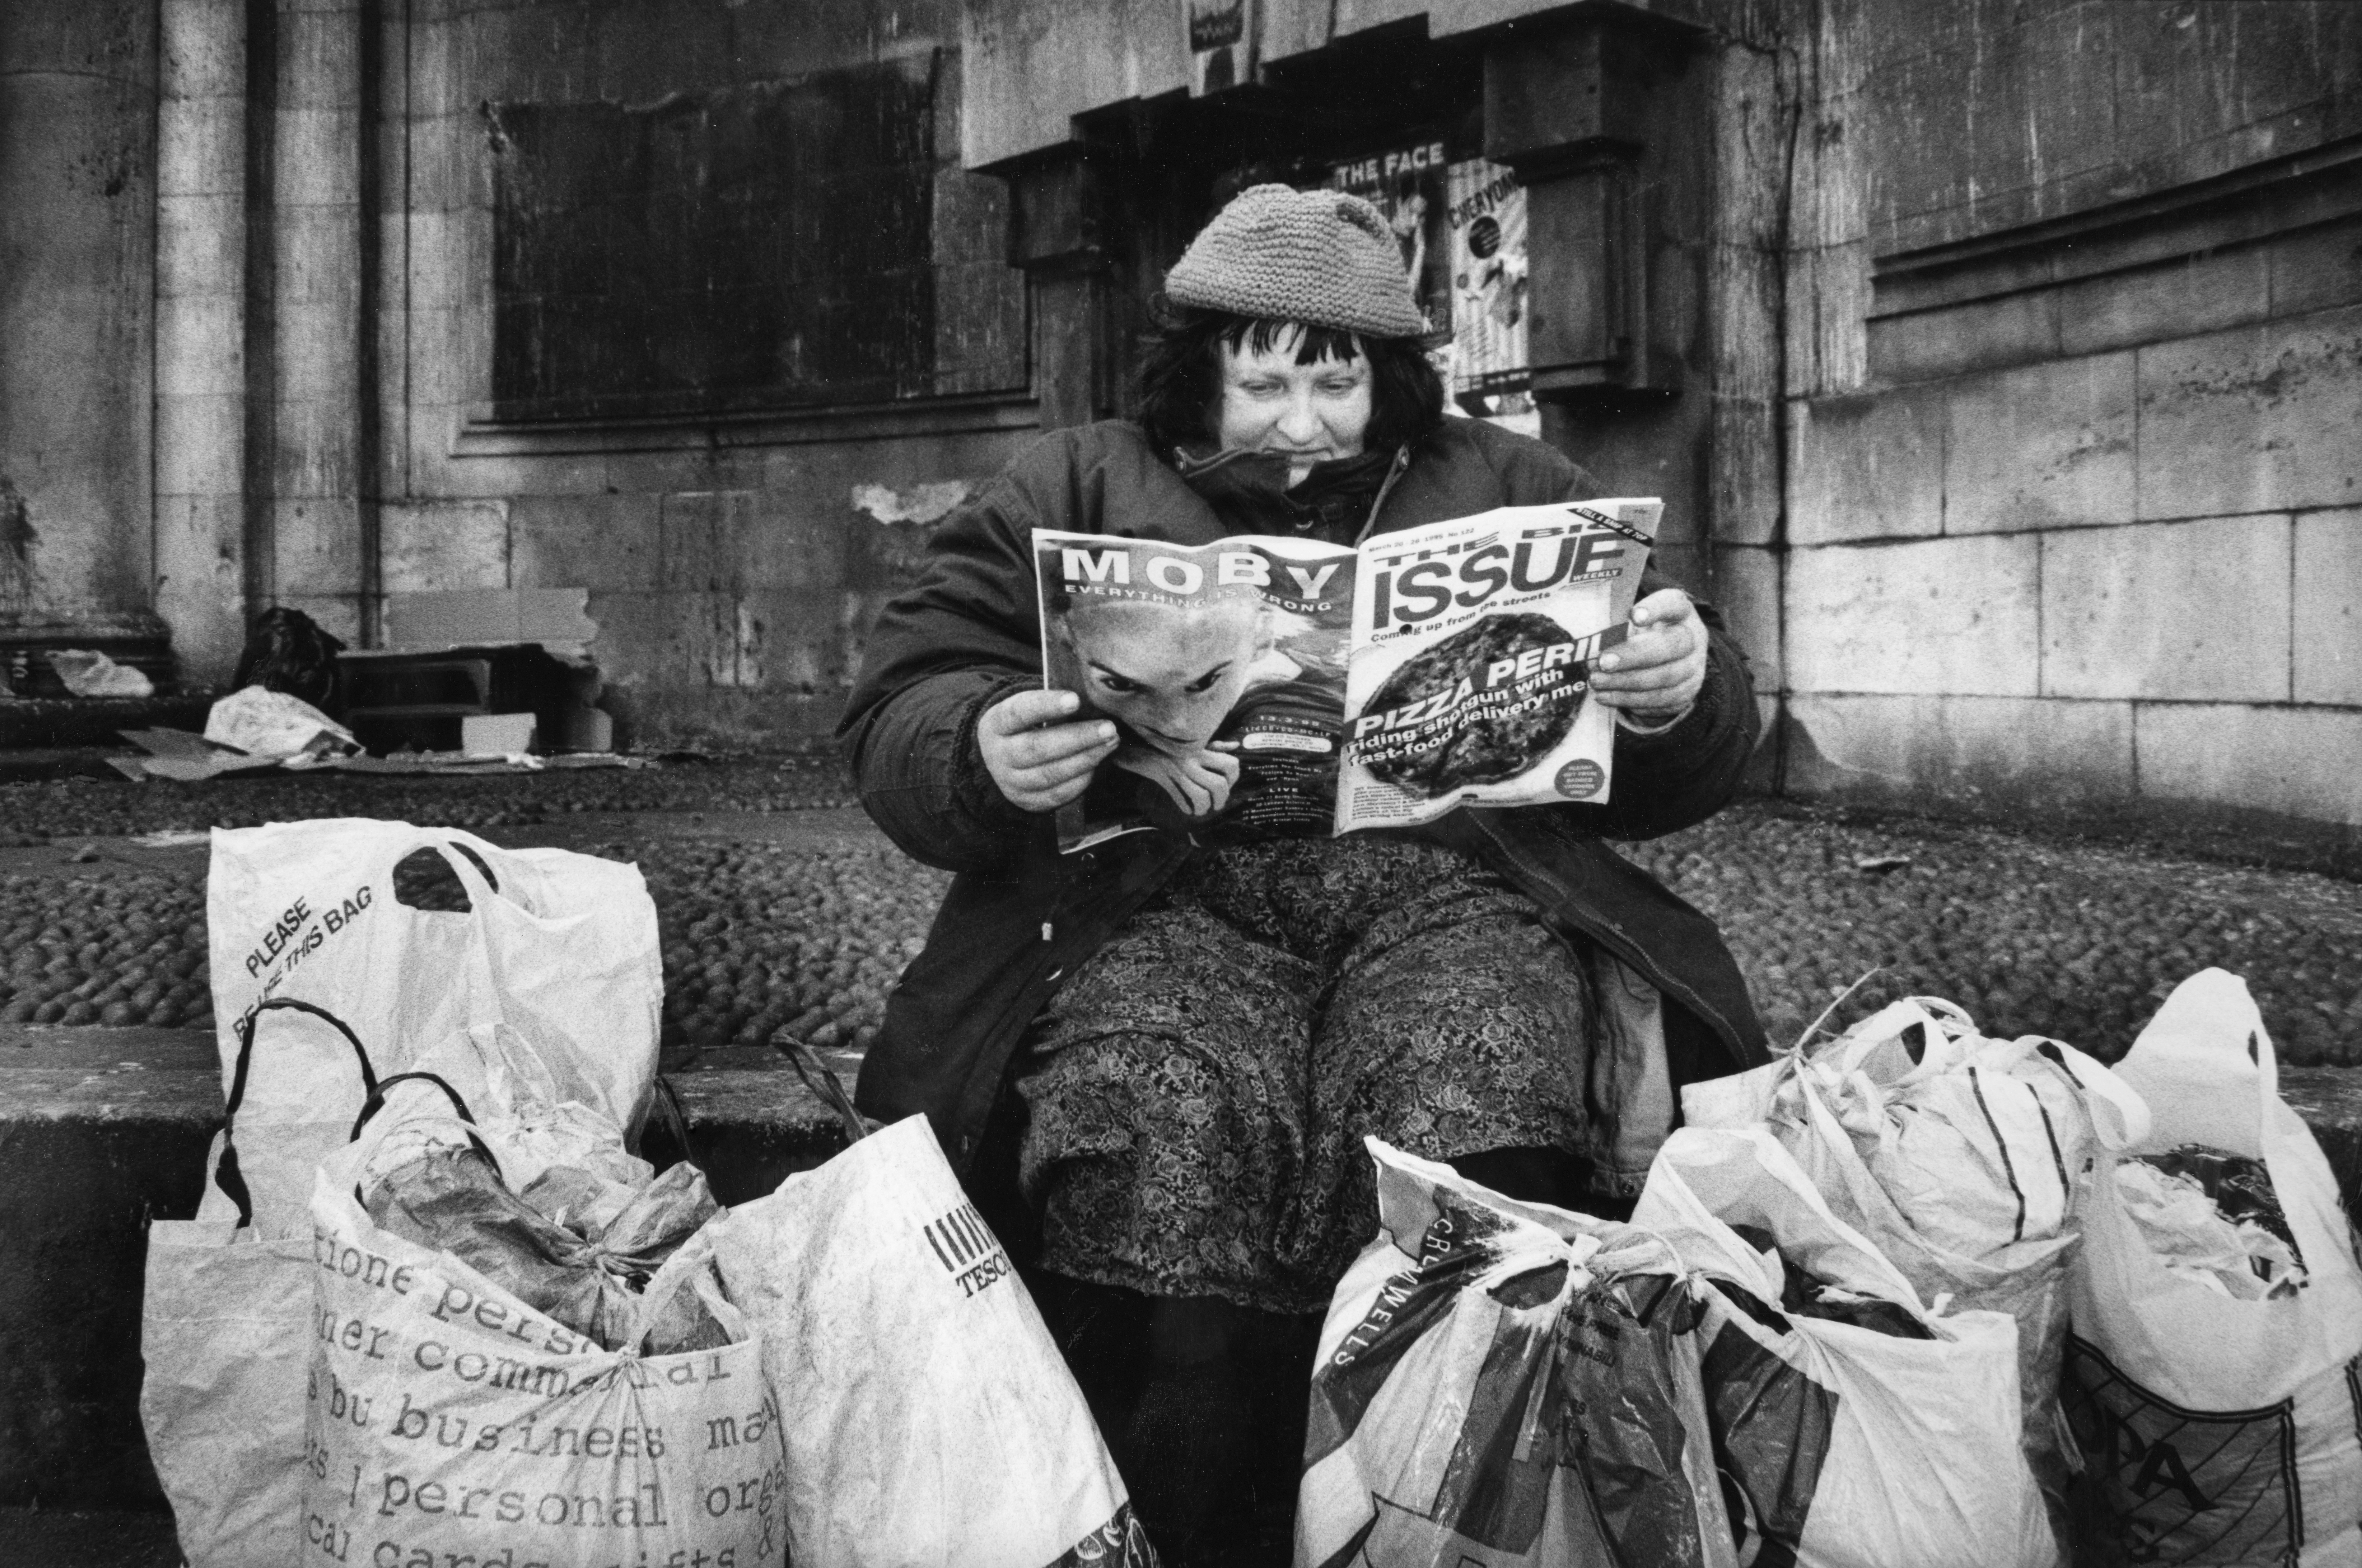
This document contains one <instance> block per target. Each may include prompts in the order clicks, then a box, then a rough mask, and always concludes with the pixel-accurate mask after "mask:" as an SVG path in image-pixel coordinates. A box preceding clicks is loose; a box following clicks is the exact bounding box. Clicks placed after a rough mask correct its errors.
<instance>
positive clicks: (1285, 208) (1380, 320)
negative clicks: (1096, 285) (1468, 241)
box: [1164, 185, 1427, 337]
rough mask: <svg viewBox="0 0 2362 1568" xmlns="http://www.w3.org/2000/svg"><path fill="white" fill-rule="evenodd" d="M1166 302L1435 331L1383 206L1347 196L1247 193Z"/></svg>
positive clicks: (1201, 235)
mask: <svg viewBox="0 0 2362 1568" xmlns="http://www.w3.org/2000/svg"><path fill="white" fill-rule="evenodd" d="M1164 297H1165V298H1166V299H1168V300H1171V301H1172V302H1173V303H1174V304H1178V305H1194V306H1196V307H1198V309H1201V310H1219V311H1227V312H1229V313H1230V314H1231V315H1244V316H1253V317H1255V318H1258V319H1263V320H1269V321H1300V322H1303V323H1305V324H1306V325H1308V326H1333V327H1338V328H1341V329H1342V330H1344V331H1347V332H1359V333H1364V334H1366V335H1368V336H1369V337H1418V336H1420V335H1421V334H1423V333H1425V332H1426V331H1427V320H1426V318H1425V317H1424V316H1422V315H1419V311H1418V306H1417V305H1416V304H1412V303H1411V293H1410V280H1409V279H1407V278H1406V277H1404V276H1403V262H1402V248H1401V247H1400V246H1399V245H1398V244H1397V243H1396V239H1395V236H1394V231H1393V230H1392V229H1391V228H1389V227H1388V226H1386V220H1385V216H1384V215H1382V214H1381V213H1380V212H1379V211H1378V209H1377V208H1375V207H1374V206H1372V205H1371V204H1369V203H1368V202H1365V201H1363V199H1362V198H1361V197H1359V196H1356V195H1352V194H1349V193H1346V192H1343V191H1333V190H1322V191H1297V190H1293V189H1291V188H1289V187H1288V186H1286V185H1256V186H1253V187H1252V188H1250V189H1248V190H1244V191H1242V192H1240V193H1238V195H1236V196H1235V197H1233V198H1232V199H1231V204H1230V205H1229V206H1226V207H1224V208H1223V209H1222V210H1221V211H1220V212H1219V213H1217V214H1215V215H1214V219H1213V221H1212V222H1211V223H1209V224H1208V225H1207V226H1205V227H1204V228H1202V229H1200V230H1198V237H1197V238H1195V239H1193V240H1191V241H1190V242H1189V248H1188V249H1187V251H1185V252H1183V253H1182V257H1181V259H1180V260H1178V261H1176V262H1175V263H1174V264H1173V271H1171V272H1170V273H1168V274H1166V276H1165V279H1164Z"/></svg>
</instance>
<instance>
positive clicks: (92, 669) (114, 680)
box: [50, 648, 156, 697]
mask: <svg viewBox="0 0 2362 1568" xmlns="http://www.w3.org/2000/svg"><path fill="white" fill-rule="evenodd" d="M50 669H51V670H53V671H54V672H56V675H57V678H58V682H59V684H60V685H61V686H63V687H64V688H65V689H66V690H67V691H68V692H69V693H70V694H72V695H73V696H76V697H152V696H154V695H155V694H156V683H155V682H154V681H152V680H150V679H148V677H147V676H146V675H144V674H142V673H141V672H140V671H138V670H137V669H134V668H131V667H130V666H129V665H125V664H117V663H116V662H115V661H114V660H113V659H111V658H109V657H106V656H105V654H103V653H100V652H99V651H98V650H97V649H96V648H53V649H51V650H50Z"/></svg>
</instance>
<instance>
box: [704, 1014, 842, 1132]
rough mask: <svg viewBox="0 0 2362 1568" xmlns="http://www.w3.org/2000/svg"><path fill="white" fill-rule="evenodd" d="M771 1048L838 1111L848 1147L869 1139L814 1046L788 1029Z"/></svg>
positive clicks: (778, 1033) (806, 1085)
mask: <svg viewBox="0 0 2362 1568" xmlns="http://www.w3.org/2000/svg"><path fill="white" fill-rule="evenodd" d="M771 1045H772V1047H773V1049H775V1050H777V1051H778V1053H779V1054H780V1055H783V1056H785V1057H786V1058H787V1059H788V1065H789V1066H791V1067H793V1068H795V1070H796V1077H800V1078H801V1079H803V1081H804V1088H808V1089H810V1090H811V1092H812V1093H813V1094H814V1095H815V1096H816V1097H818V1099H819V1100H820V1102H821V1103H822V1105H824V1106H827V1107H828V1108H829V1109H830V1110H833V1111H834V1112H836V1119H837V1121H839V1122H841V1123H843V1124H844V1141H845V1143H847V1144H853V1143H859V1142H861V1140H863V1139H864V1138H866V1137H867V1136H869V1123H867V1122H866V1121H863V1120H862V1119H861V1112H860V1111H858V1110H855V1109H854V1106H853V1100H852V1099H851V1097H850V1096H848V1095H847V1094H846V1093H845V1092H844V1084H843V1083H841V1082H839V1081H838V1079H837V1076H836V1075H835V1074H834V1073H833V1072H832V1071H830V1070H829V1066H828V1064H827V1063H825V1062H822V1060H821V1059H820V1056H819V1055H818V1054H817V1053H815V1052H814V1051H813V1050H812V1048H811V1046H810V1045H808V1044H806V1043H804V1042H803V1041H801V1040H799V1039H798V1038H796V1036H794V1035H792V1034H790V1033H789V1032H787V1031H786V1030H785V1029H779V1030H775V1031H773V1032H772V1034H771ZM687 1147H688V1145H687V1144H683V1145H682V1148H683V1150H684V1152H685V1151H686V1149H687Z"/></svg>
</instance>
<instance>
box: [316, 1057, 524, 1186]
mask: <svg viewBox="0 0 2362 1568" xmlns="http://www.w3.org/2000/svg"><path fill="white" fill-rule="evenodd" d="M403 1083H426V1084H433V1085H434V1086H435V1087H436V1088H439V1089H441V1090H442V1091H443V1093H444V1095H445V1096H446V1097H447V1099H449V1100H450V1101H451V1104H452V1105H453V1107H454V1108H456V1109H457V1110H458V1112H459V1120H460V1121H463V1122H465V1123H466V1124H467V1127H468V1142H469V1143H471V1144H473V1145H474V1146H475V1150H476V1153H478V1154H481V1155H483V1156H484V1160H485V1163H487V1164H488V1165H491V1167H492V1174H493V1175H494V1176H499V1177H500V1178H501V1179H502V1181H503V1182H505V1181H507V1180H508V1177H507V1176H506V1175H505V1174H504V1173H503V1172H502V1170H501V1162H500V1157H499V1156H498V1155H496V1154H493V1153H492V1151H491V1148H490V1147H489V1146H487V1145H486V1144H485V1143H484V1141H483V1139H481V1138H480V1137H479V1136H477V1134H476V1115H475V1112H473V1111H471V1110H469V1109H468V1101H467V1100H466V1099H465V1098H464V1097H462V1096H461V1095H460V1093H459V1091H458V1089H455V1088H452V1087H451V1085H450V1083H449V1082H448V1081H447V1079H445V1077H443V1075H442V1074H440V1073H427V1072H409V1073H396V1074H394V1075H393V1076H392V1077H390V1078H388V1079H386V1080H385V1081H384V1082H383V1083H381V1084H379V1085H377V1086H376V1087H374V1088H371V1089H370V1092H369V1098H368V1099H364V1100H363V1101H361V1113H360V1114H359V1116H357V1117H355V1118H354V1119H353V1131H352V1134H351V1136H350V1137H348V1138H347V1139H346V1140H345V1142H346V1143H356V1142H358V1141H359V1138H360V1135H361V1129H362V1128H364V1127H366V1126H368V1125H369V1124H370V1118H371V1117H373V1116H375V1115H376V1114H377V1113H378V1112H379V1111H381V1110H384V1109H385V1094H386V1091H387V1090H388V1089H390V1088H393V1086H394V1085H396V1084H403ZM353 1200H354V1201H355V1202H357V1203H358V1202H359V1201H360V1189H359V1185H358V1184H356V1186H355V1187H354V1189H353Z"/></svg>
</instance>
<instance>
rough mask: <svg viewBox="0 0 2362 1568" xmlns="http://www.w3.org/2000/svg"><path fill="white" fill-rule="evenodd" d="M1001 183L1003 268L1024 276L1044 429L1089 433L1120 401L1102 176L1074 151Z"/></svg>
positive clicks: (1085, 152) (1085, 155)
mask: <svg viewBox="0 0 2362 1568" xmlns="http://www.w3.org/2000/svg"><path fill="white" fill-rule="evenodd" d="M1007 178H1008V181H1009V191H1010V223H1009V234H1010V245H1009V264H1010V266H1012V267H1017V268H1021V269H1022V270H1023V271H1024V273H1025V281H1026V303H1027V306H1028V308H1029V309H1030V310H1031V312H1032V317H1033V323H1032V326H1033V347H1032V359H1033V388H1034V392H1035V394H1036V395H1037V396H1038V397H1039V398H1040V399H1041V406H1042V428H1043V429H1044V430H1056V429H1062V428H1064V427H1065V426H1067V425H1087V424H1089V423H1090V422H1091V421H1093V420H1095V419H1102V418H1105V417H1106V416H1107V415H1108V414H1110V413H1111V412H1113V410H1114V407H1115V400H1116V387H1115V385H1114V375H1113V369H1112V366H1113V361H1112V358H1111V354H1110V349H1111V348H1112V345H1111V344H1110V343H1109V318H1110V313H1111V311H1112V309H1113V304H1114V288H1115V283H1114V270H1113V267H1112V265H1111V263H1110V261H1109V255H1108V247H1107V244H1106V236H1105V232H1104V226H1105V214H1104V210H1103V209H1104V198H1103V193H1102V191H1101V189H1100V178H1101V176H1100V173H1099V171H1098V166H1097V165H1096V163H1095V162H1094V161H1093V155H1092V152H1091V149H1088V148H1087V147H1084V146H1081V145H1079V144H1071V143H1070V144H1068V145H1066V146H1064V147H1060V148H1058V149H1054V151H1052V152H1049V153H1046V154H1044V155H1043V156H1042V157H1041V158H1039V159H1036V160H1032V161H1030V162H1028V163H1025V164H1022V165H1021V166H1019V167H1017V168H1015V169H1013V170H1010V171H1008V172H1007Z"/></svg>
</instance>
